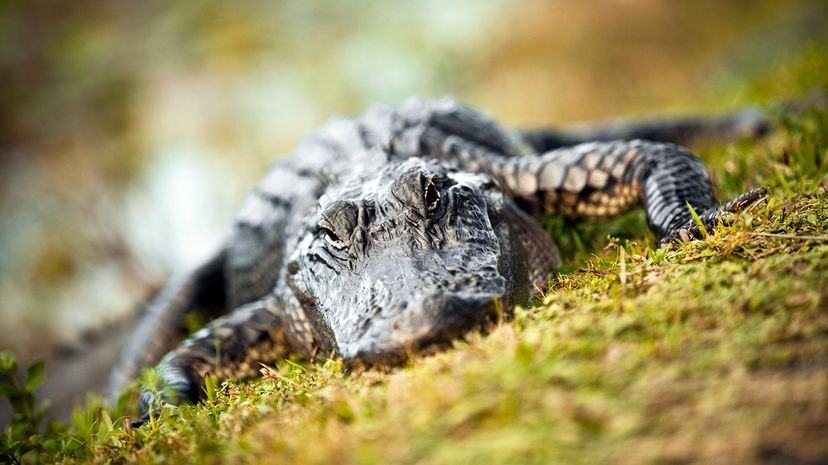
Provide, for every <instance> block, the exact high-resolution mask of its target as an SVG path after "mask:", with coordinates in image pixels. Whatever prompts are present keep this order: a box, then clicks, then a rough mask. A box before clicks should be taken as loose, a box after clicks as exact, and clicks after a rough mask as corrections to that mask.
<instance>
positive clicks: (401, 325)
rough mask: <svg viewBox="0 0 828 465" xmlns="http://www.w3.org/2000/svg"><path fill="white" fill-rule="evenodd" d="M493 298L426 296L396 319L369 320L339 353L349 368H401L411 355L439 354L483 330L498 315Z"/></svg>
mask: <svg viewBox="0 0 828 465" xmlns="http://www.w3.org/2000/svg"><path fill="white" fill-rule="evenodd" d="M497 299H498V297H497V296H496V295H492V296H488V297H487V298H482V297H461V296H456V295H451V294H449V295H438V296H431V297H428V298H426V299H424V301H423V302H422V304H420V305H416V306H413V307H412V306H409V307H408V308H407V309H406V310H405V311H404V312H405V313H404V314H402V315H400V317H399V318H394V319H388V320H385V319H379V320H376V321H372V322H371V323H370V328H368V330H366V331H365V332H364V333H363V336H362V337H361V338H359V340H358V341H356V342H355V343H351V344H344V345H343V346H340V348H339V350H340V354H341V355H342V357H343V359H344V361H345V363H346V365H347V366H348V367H349V368H351V369H355V368H356V369H360V368H368V367H375V368H376V367H379V368H383V367H385V368H391V367H395V366H400V365H404V364H405V363H406V362H408V361H409V359H411V358H412V357H413V356H415V355H416V356H422V355H429V354H433V353H436V352H438V351H442V350H444V349H446V348H447V347H450V346H451V345H452V343H453V342H454V341H457V340H460V339H462V338H463V337H464V336H466V335H467V334H469V333H470V332H472V331H475V330H479V331H486V330H487V329H488V328H490V327H491V326H492V325H494V324H495V323H496V322H497V321H498V318H500V317H501V316H502V315H499V312H498V309H499V308H502V306H501V305H500V304H498V303H497V301H496V300H497Z"/></svg>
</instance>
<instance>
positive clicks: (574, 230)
mask: <svg viewBox="0 0 828 465" xmlns="http://www.w3.org/2000/svg"><path fill="white" fill-rule="evenodd" d="M827 50H828V47H815V48H813V49H812V50H810V51H809V52H807V53H804V54H803V55H802V56H801V57H799V58H797V59H795V60H793V61H792V62H791V63H789V64H788V65H787V66H785V67H784V68H782V69H780V70H778V71H776V72H775V73H773V74H772V75H770V76H767V77H765V78H762V79H759V80H758V81H755V82H753V83H751V84H750V85H747V86H746V87H745V90H744V92H743V95H744V97H743V100H745V101H765V102H767V101H770V99H772V98H773V97H775V96H782V95H786V96H787V95H791V94H792V93H794V94H795V93H804V92H806V91H808V90H810V89H812V88H814V87H816V88H821V89H828V82H826V81H825V80H826V79H828V58H826V57H828V53H825V52H826V51H827ZM769 111H770V112H771V113H772V114H773V115H774V117H775V121H776V128H775V131H774V132H773V133H772V134H771V135H770V136H769V137H767V138H765V139H763V140H760V141H740V142H737V143H734V144H730V145H727V146H712V147H706V148H703V149H702V150H701V151H700V154H701V156H702V158H704V160H705V162H706V163H707V164H708V166H709V168H710V170H711V172H712V174H713V176H714V181H715V183H716V185H717V187H718V188H719V191H720V195H721V197H722V198H729V197H732V196H734V195H736V194H738V193H740V192H742V191H744V190H746V189H748V188H753V187H758V186H761V185H764V186H768V187H769V188H770V195H769V196H768V198H767V199H765V200H764V201H762V202H760V203H759V204H757V205H756V206H755V207H754V208H752V209H750V210H749V211H748V212H747V213H745V214H742V215H741V216H740V217H739V218H737V220H736V221H735V223H734V224H732V225H730V226H727V227H722V228H719V229H717V230H715V231H711V232H710V235H709V236H708V237H707V238H706V239H704V240H699V241H695V242H692V243H688V244H683V245H676V246H673V247H671V248H669V249H667V250H664V249H655V248H654V241H653V239H652V237H651V236H649V235H648V234H649V233H648V232H647V231H646V225H645V221H644V218H643V215H642V214H641V212H632V213H630V214H627V215H624V216H623V217H621V218H619V219H617V220H615V221H613V222H610V223H607V224H601V225H582V226H572V225H569V224H567V223H566V221H565V220H563V219H561V218H550V219H549V220H548V222H547V226H548V228H549V229H550V231H551V233H552V234H554V235H555V237H557V238H559V241H560V242H561V244H562V247H563V249H564V253H565V255H566V256H567V257H569V258H568V260H567V264H566V267H565V268H564V269H562V270H560V271H561V272H560V274H559V275H558V276H557V278H556V279H555V281H554V282H553V283H552V285H551V286H550V289H549V291H548V292H547V293H546V294H545V295H543V296H540V297H539V298H538V299H537V302H536V303H535V304H534V305H532V306H530V307H529V308H519V309H516V310H515V313H514V318H512V319H510V320H509V321H505V322H503V323H501V324H499V325H498V326H497V327H495V328H493V329H492V330H491V331H490V333H489V334H487V335H480V334H473V335H470V336H469V337H468V338H467V339H466V340H465V341H459V342H457V343H456V344H455V346H454V348H452V349H451V350H448V351H446V352H444V353H440V354H437V355H434V356H429V357H420V358H415V359H412V361H411V362H410V365H409V366H408V367H406V368H403V369H399V370H395V371H392V372H379V371H366V372H360V373H348V372H345V371H344V370H343V369H342V366H341V364H340V363H339V362H337V361H329V362H327V363H322V364H317V365H312V364H307V363H306V364H304V365H301V364H297V363H294V362H287V361H286V362H284V363H282V364H280V365H279V366H276V367H272V368H266V369H264V370H263V371H264V377H263V378H262V379H258V380H254V381H249V382H238V381H228V382H225V383H223V384H221V385H220V386H210V388H209V389H208V392H207V400H205V401H203V402H202V403H200V404H199V405H195V406H181V407H168V408H167V409H166V410H165V411H164V413H163V414H162V415H161V417H160V418H157V419H154V420H152V421H151V422H150V423H148V424H147V425H145V426H144V427H142V428H140V429H131V428H129V426H128V422H127V421H124V420H125V419H124V418H122V415H123V414H124V413H126V414H130V413H131V414H134V411H129V410H123V409H115V410H114V411H112V410H109V409H106V408H103V407H102V406H101V404H100V403H98V402H95V401H92V402H91V403H90V405H89V406H87V407H86V408H84V409H81V410H78V411H77V412H76V414H75V416H74V420H73V422H72V424H71V425H65V424H57V423H51V424H49V425H48V426H47V428H46V429H45V432H44V431H42V430H38V426H39V423H41V420H42V419H41V418H40V416H39V414H38V412H37V410H36V409H35V403H34V399H33V398H32V396H31V390H32V389H33V388H34V387H35V386H36V385H37V383H38V381H39V380H40V379H41V378H42V367H41V366H34V367H32V368H30V369H29V380H28V382H27V383H21V384H15V383H13V382H12V381H10V379H11V378H9V377H8V376H6V377H5V378H3V379H6V381H5V382H3V383H2V384H0V395H3V396H5V397H7V398H9V399H10V400H12V401H13V402H12V403H13V404H14V406H15V411H16V412H17V415H16V419H15V422H14V423H13V424H12V426H11V427H10V428H9V430H8V431H6V432H5V433H4V434H3V436H0V461H8V462H19V463H51V462H74V461H78V462H115V463H162V462H164V463H213V462H227V463H235V462H268V463H300V464H301V463H423V464H437V463H452V464H457V463H614V464H615V463H630V464H637V463H694V462H703V463H825V462H826V461H828V441H826V440H825V435H826V431H828V300H827V297H828V291H826V289H828V240H827V239H828V238H827V237H826V231H828V177H827V176H826V173H828V112H826V111H825V109H824V108H823V109H819V108H808V109H805V110H802V109H797V110H791V109H784V108H780V107H779V106H778V105H773V104H770V105H769ZM608 235H610V236H612V238H610V239H607V236H608ZM15 369H16V367H15V366H14V363H13V362H12V359H11V358H10V357H9V356H4V357H3V358H2V359H0V376H4V375H8V374H10V373H12V372H14V371H15Z"/></svg>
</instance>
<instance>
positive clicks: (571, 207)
mask: <svg viewBox="0 0 828 465" xmlns="http://www.w3.org/2000/svg"><path fill="white" fill-rule="evenodd" d="M739 118H741V117H738V116H737V117H736V119H737V120H738V119H739ZM462 122H465V123H466V126H468V125H469V124H468V122H473V123H474V125H473V127H474V128H476V130H477V131H478V132H481V133H486V134H496V133H497V131H498V128H497V127H496V125H495V123H494V122H493V121H492V120H490V119H488V118H486V117H485V116H483V115H480V114H478V113H476V112H474V111H473V110H470V109H468V108H466V107H463V106H462V105H459V104H457V103H456V102H454V101H451V100H440V101H437V102H435V103H431V104H429V103H426V102H421V101H412V102H410V103H409V104H407V107H405V108H404V109H403V116H402V117H401V120H400V122H399V123H398V125H397V127H396V128H395V131H394V134H393V137H392V141H391V146H392V147H393V148H394V150H395V151H396V152H397V153H399V154H403V155H407V156H423V155H426V154H429V155H433V156H437V157H439V158H442V159H444V160H447V161H451V162H453V163H456V164H457V165H458V166H460V167H461V168H462V169H466V170H470V171H483V172H487V173H489V174H491V175H492V176H494V177H495V178H497V179H498V180H499V181H500V183H501V185H502V186H503V187H504V189H506V191H507V192H509V193H510V194H511V196H512V197H513V198H514V199H515V201H516V202H517V203H518V205H519V206H521V207H522V208H523V209H524V211H526V212H528V213H530V214H532V215H535V216H540V215H543V214H546V213H552V212H562V213H564V214H566V215H569V216H572V217H576V218H602V217H607V216H611V215H615V214H618V213H621V212H622V211H624V210H626V209H628V208H630V207H632V206H633V205H635V204H637V203H639V202H641V201H643V202H644V206H645V208H646V211H647V219H648V221H649V224H650V228H651V229H652V230H653V231H654V232H655V233H656V234H657V235H658V237H659V238H660V239H661V241H662V243H666V242H669V241H670V240H672V239H675V238H676V237H680V236H686V237H689V236H693V235H694V233H695V232H697V231H695V228H696V226H695V223H694V222H693V220H692V215H691V213H690V210H689V209H688V208H687V205H688V204H689V205H690V206H692V207H693V209H694V210H695V211H696V212H697V213H698V214H699V216H700V218H701V220H702V222H703V223H706V224H705V226H713V225H714V224H715V223H716V222H717V221H718V219H719V218H721V215H720V213H723V212H724V213H727V212H737V211H739V210H740V209H742V208H743V207H744V206H745V205H747V204H749V203H751V202H753V201H755V200H757V199H758V198H759V197H761V196H762V195H764V193H765V190H764V189H755V190H752V191H750V192H747V193H745V194H743V195H742V196H739V197H738V198H736V199H734V200H733V201H731V202H729V203H727V204H726V205H724V206H720V205H719V202H718V200H717V199H716V196H715V194H714V192H713V186H712V184H711V182H710V177H709V176H708V174H707V170H706V169H705V167H704V164H703V163H702V162H701V160H699V159H698V158H697V157H696V156H695V155H693V154H692V153H690V152H689V151H688V150H687V149H685V148H683V147H680V146H677V145H673V144H670V143H661V142H649V141H644V140H631V141H622V140H618V141H609V142H606V141H605V142H590V143H584V144H579V145H575V146H572V147H564V148H559V149H555V150H552V151H548V152H545V153H541V154H533V155H523V156H509V155H512V154H514V153H519V152H521V147H519V145H520V144H519V142H517V143H512V142H510V140H509V137H508V135H505V134H502V133H501V134H500V136H499V137H498V138H495V140H497V141H498V142H497V143H496V144H492V143H484V142H482V141H481V140H479V139H480V138H479V137H472V135H471V133H470V132H469V131H468V130H460V129H458V128H463V127H465V126H464V125H462V124H460V123H462ZM634 132H635V131H633V130H631V131H630V132H628V133H624V134H621V135H631V134H632V133H634ZM593 135H594V134H591V135H590V136H593ZM490 139H491V137H490ZM516 145H517V146H516ZM682 238H684V237H682Z"/></svg>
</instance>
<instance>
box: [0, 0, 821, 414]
mask: <svg viewBox="0 0 828 465" xmlns="http://www.w3.org/2000/svg"><path fill="white" fill-rule="evenodd" d="M826 24H828V6H826V3H825V2H824V1H820V0H790V1H779V0H752V1H748V0H731V1H724V0H694V1H692V2H678V1H670V0H595V1H589V2H586V1H578V0H549V1H542V0H512V1H508V0H424V1H405V2H403V1H399V2H394V1H380V0H338V1H324V2H323V1H309V0H278V1H254V0H237V1H234V2H219V1H204V2H195V1H183V2H164V1H157V0H145V1H141V2H121V1H112V2H104V1H90V0H76V1H73V2H49V1H41V0H29V1H16V0H7V1H4V2H1V3H0V76H2V81H0V82H2V84H1V85H0V350H2V349H10V350H12V351H14V352H15V353H16V354H17V355H18V357H19V358H21V359H22V363H25V362H26V361H28V360H33V359H35V358H46V359H47V360H48V361H49V370H48V371H49V381H48V382H47V384H46V386H45V387H44V388H43V389H44V393H43V395H44V396H45V397H51V398H52V399H53V402H54V404H55V407H56V409H55V411H54V412H55V414H57V415H63V414H65V412H66V409H67V408H68V407H69V406H71V403H72V402H73V401H74V400H75V399H78V398H82V395H83V393H84V392H86V391H93V392H102V390H103V388H104V384H103V383H104V380H105V377H106V372H107V371H108V364H109V363H111V361H112V360H113V359H114V356H115V353H116V352H117V346H118V342H119V341H121V340H122V336H121V332H122V328H123V327H124V324H125V322H128V321H129V317H130V315H132V314H133V313H134V312H135V311H137V310H138V309H139V308H140V305H141V303H142V302H143V301H145V300H146V299H147V298H148V296H150V295H151V294H152V292H153V290H154V289H156V288H157V286H158V285H160V283H162V282H163V280H164V278H165V277H166V276H168V274H169V273H170V272H171V270H173V269H176V268H180V267H184V266H187V265H188V264H192V263H194V262H195V261H197V260H198V258H199V257H200V256H201V255H203V254H204V253H205V252H206V251H208V250H210V249H211V247H213V246H214V245H215V244H216V243H217V242H218V241H219V240H220V238H221V237H222V234H223V233H224V232H225V231H226V230H227V228H228V226H229V225H230V223H231V221H232V218H233V214H234V212H235V210H236V209H237V208H238V207H239V206H240V205H241V202H242V199H243V198H244V196H245V194H246V193H247V192H248V191H249V190H250V189H251V188H252V186H253V185H254V184H255V182H256V180H257V179H258V178H259V177H260V176H262V175H263V173H264V172H265V170H266V169H267V166H268V164H269V163H270V162H271V161H272V160H273V159H275V158H278V157H281V156H286V155H288V154H289V153H290V151H291V148H292V147H293V146H294V145H295V144H296V142H297V140H298V139H299V138H300V137H301V136H302V135H303V134H304V133H307V132H308V131H311V130H312V129H313V128H314V127H316V126H319V125H320V124H321V123H323V122H324V121H325V120H326V119H328V118H329V117H331V116H332V115H337V114H344V115H353V114H356V113H359V112H360V111H361V110H362V109H364V108H365V107H366V106H368V105H370V104H371V103H374V102H383V103H388V104H397V103H400V102H402V101H403V100H405V99H406V98H407V97H409V96H413V95H418V96H426V97H439V96H443V95H453V96H456V97H458V98H459V99H461V100H463V101H465V102H467V103H469V104H471V105H473V106H477V107H479V108H482V109H484V110H485V111H486V112H488V113H490V114H491V115H493V116H495V117H497V118H498V119H500V120H501V121H503V122H505V123H507V124H510V125H515V126H546V125H560V124H565V123H570V122H574V121H581V120H588V119H603V118H608V117H611V116H620V115H624V116H635V115H650V114H653V113H686V112H696V111H703V112H709V111H717V110H726V109H728V108H734V107H736V106H738V105H741V104H743V103H745V102H746V101H747V100H749V94H748V93H747V91H746V90H745V87H744V84H743V82H744V79H745V77H746V76H755V75H759V74H761V73H762V72H764V71H766V70H770V69H772V68H773V67H774V66H775V65H776V64H777V63H779V62H781V61H783V60H785V59H787V58H789V57H790V56H793V55H797V54H801V53H803V51H804V50H806V49H807V47H808V44H809V43H810V42H812V41H815V40H824V37H825V35H826ZM779 94H780V95H779V96H780V97H786V95H784V94H785V89H780V90H779ZM0 416H2V415H0Z"/></svg>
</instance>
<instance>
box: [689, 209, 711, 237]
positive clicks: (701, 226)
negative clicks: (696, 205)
mask: <svg viewBox="0 0 828 465" xmlns="http://www.w3.org/2000/svg"><path fill="white" fill-rule="evenodd" d="M687 209H688V210H690V216H692V217H693V221H695V222H696V226H698V227H699V231H700V232H701V234H702V236H704V238H705V239H707V237H708V236H709V234H707V228H705V227H704V223H702V220H701V218H699V215H698V214H696V210H694V209H693V206H692V205H690V202H687Z"/></svg>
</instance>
